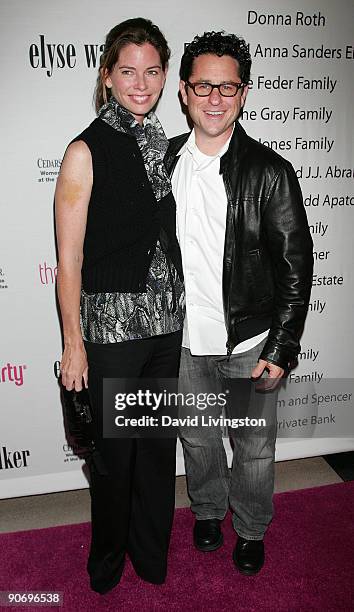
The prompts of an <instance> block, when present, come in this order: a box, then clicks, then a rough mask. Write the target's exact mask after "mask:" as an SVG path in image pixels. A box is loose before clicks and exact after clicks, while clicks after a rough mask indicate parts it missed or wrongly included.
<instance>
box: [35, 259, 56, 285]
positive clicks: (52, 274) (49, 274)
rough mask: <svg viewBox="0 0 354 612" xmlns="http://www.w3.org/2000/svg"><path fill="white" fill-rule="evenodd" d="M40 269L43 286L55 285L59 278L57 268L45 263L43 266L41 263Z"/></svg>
mask: <svg viewBox="0 0 354 612" xmlns="http://www.w3.org/2000/svg"><path fill="white" fill-rule="evenodd" d="M38 268H39V278H40V281H41V283H42V285H53V284H54V283H55V280H56V277H57V272H58V268H57V266H49V265H48V264H47V262H46V261H45V262H44V263H43V264H41V263H40V264H39V266H38Z"/></svg>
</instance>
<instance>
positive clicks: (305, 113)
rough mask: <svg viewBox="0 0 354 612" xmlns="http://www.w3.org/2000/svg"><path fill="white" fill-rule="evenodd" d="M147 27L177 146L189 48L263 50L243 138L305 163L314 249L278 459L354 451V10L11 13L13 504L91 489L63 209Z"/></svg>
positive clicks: (284, 1)
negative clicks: (86, 139)
mask: <svg viewBox="0 0 354 612" xmlns="http://www.w3.org/2000/svg"><path fill="white" fill-rule="evenodd" d="M135 16H145V17H148V18H150V19H152V20H153V21H155V22H156V23H158V24H159V26H160V27H161V29H162V30H163V31H164V33H165V34H166V36H167V38H168V40H169V43H170V46H171V49H172V59H171V63H170V71H169V76H168V83H167V86H166V89H165V92H164V95H163V98H162V100H161V103H160V105H159V108H158V114H159V117H160V119H161V120H162V123H163V125H164V127H165V129H166V132H167V135H168V136H173V135H175V134H177V133H180V132H182V131H186V129H187V125H186V121H185V117H184V116H183V114H182V113H181V110H180V106H179V102H178V97H177V91H178V68H179V61H180V57H181V54H182V52H183V47H184V43H185V42H188V41H190V40H191V39H192V38H193V36H194V35H195V34H197V33H202V32H203V31H204V30H211V29H214V30H219V29H226V30H228V31H231V32H235V33H237V34H240V35H243V36H244V37H245V38H246V40H247V41H248V42H249V43H250V49H251V53H252V56H253V70H252V84H251V89H250V92H249V96H248V100H247V105H246V109H245V112H244V117H243V124H244V126H245V128H246V130H247V131H248V133H249V134H250V135H252V136H253V137H254V138H256V139H258V140H259V141H261V142H263V143H265V144H266V145H267V146H270V147H272V148H273V149H274V150H276V151H278V152H280V154H282V155H284V156H285V157H287V158H288V159H290V160H291V162H292V163H293V164H294V167H295V169H296V172H297V175H298V177H299V179H300V182H301V185H302V189H303V194H304V198H305V204H306V209H307V213H308V218H309V223H310V227H311V232H312V235H313V239H314V250H315V274H314V277H313V292H312V297H311V304H310V312H309V315H308V319H307V323H306V328H305V331H304V335H303V339H302V352H301V354H300V362H299V366H298V368H297V369H296V370H295V371H294V372H293V373H292V374H291V376H290V379H289V381H288V384H287V390H286V391H285V399H284V398H283V399H280V401H279V408H280V414H279V425H278V426H279V433H280V434H281V435H284V433H287V432H288V435H287V437H280V438H279V441H278V445H277V458H278V459H291V458H296V457H304V456H311V455H318V454H321V453H328V452H335V451H341V450H343V451H344V450H350V449H353V448H354V439H353V438H354V432H353V427H352V425H351V424H350V423H349V422H347V420H346V419H347V416H348V414H349V413H351V411H352V407H353V406H352V402H351V399H352V394H351V392H350V388H351V387H350V381H349V379H350V378H351V377H352V376H353V360H352V344H353V314H352V313H353V307H352V299H353V208H354V195H353V177H354V168H353V127H354V125H353V124H354V122H353V99H354V79H353V66H354V61H353V58H354V46H353V43H354V36H353V23H354V5H353V2H352V0H338V1H337V2H332V0H321V1H320V0H318V1H317V2H312V1H308V0H306V1H305V0H297V1H296V2H295V1H293V0H270V2H268V3H264V2H263V1H262V0H250V2H247V3H244V2H237V1H235V0H219V1H218V2H216V3H214V5H212V3H209V4H208V3H206V2H205V0H203V2H202V1H201V0H194V2H190V1H188V0H179V2H177V3H172V2H171V3H168V2H163V1H162V0H151V2H150V3H147V2H146V1H142V0H130V1H129V2H127V1H125V0H123V1H121V2H120V3H117V2H116V1H114V0H105V1H104V2H93V1H89V0H86V1H84V0H61V2H54V1H52V0H32V1H31V2H28V1H27V0H2V1H1V6H0V17H1V19H0V23H1V37H0V49H1V51H0V52H1V58H2V62H1V68H0V70H1V82H2V114H1V134H2V138H1V143H0V149H1V153H0V155H1V171H2V188H1V195H0V308H1V327H0V419H1V429H0V497H13V496H20V495H28V494H33V493H44V492H49V491H59V490H68V489H74V488H81V487H85V486H87V481H86V479H85V477H84V475H83V471H82V467H83V466H82V461H81V460H79V459H77V457H76V456H75V454H74V453H73V449H72V448H71V447H70V446H69V445H68V443H67V441H66V438H65V432H64V428H63V419H62V409H61V403H60V398H59V388H58V381H57V378H58V374H59V360H60V356H61V336H60V329H59V324H58V315H57V307H56V298H55V278H56V253H55V243H54V227H53V194H54V188H55V181H56V177H57V174H58V171H59V168H60V163H61V159H62V156H63V152H64V150H65V147H66V145H67V143H68V142H69V141H70V140H71V139H72V138H73V137H74V136H75V135H77V134H78V133H80V131H81V130H82V129H83V128H84V127H85V126H86V125H87V124H88V123H89V122H90V121H91V120H92V119H93V118H94V111H93V106H92V94H93V89H94V84H95V80H96V73H97V66H98V61H99V55H100V52H101V50H102V43H103V39H104V36H105V34H106V32H107V31H108V30H109V29H110V28H111V27H113V26H114V25H115V24H116V23H119V22H120V21H122V20H124V19H127V18H130V17H135ZM326 379H332V380H333V379H336V380H335V384H336V390H335V393H332V391H328V393H327V391H326V393H322V391H321V388H320V385H321V381H325V380H326ZM327 382H328V381H327ZM325 389H326V390H327V386H325ZM289 394H290V396H289ZM281 397H282V396H281ZM289 397H290V399H289ZM343 419H344V420H343ZM309 425H310V427H309ZM183 470H184V466H183V459H182V452H181V449H180V448H179V450H178V473H183Z"/></svg>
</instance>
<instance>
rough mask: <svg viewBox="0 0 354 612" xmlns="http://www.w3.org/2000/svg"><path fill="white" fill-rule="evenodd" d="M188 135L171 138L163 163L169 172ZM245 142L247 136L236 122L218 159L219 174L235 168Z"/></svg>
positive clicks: (245, 145)
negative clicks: (224, 149)
mask: <svg viewBox="0 0 354 612" xmlns="http://www.w3.org/2000/svg"><path fill="white" fill-rule="evenodd" d="M189 135H190V132H186V133H184V134H180V135H179V136H175V137H174V138H171V140H170V144H169V147H168V150H167V153H166V158H165V163H166V166H167V168H168V170H169V171H171V169H173V168H174V166H175V165H176V162H177V158H178V157H179V156H180V155H181V152H182V148H183V146H184V145H185V144H186V142H187V140H188V138H189ZM247 142H248V136H247V134H246V132H245V130H244V129H243V127H241V125H240V123H239V121H236V122H235V129H234V132H233V134H232V137H231V140H230V144H229V148H228V150H227V151H226V152H225V153H224V155H223V156H222V157H221V158H220V174H224V172H225V170H226V169H227V168H228V167H229V168H230V169H231V168H233V167H234V166H235V163H237V162H238V161H239V159H240V157H242V155H243V153H244V152H245V150H246V148H247Z"/></svg>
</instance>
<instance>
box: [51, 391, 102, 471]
mask: <svg viewBox="0 0 354 612" xmlns="http://www.w3.org/2000/svg"><path fill="white" fill-rule="evenodd" d="M62 393H63V405H64V423H65V429H66V432H67V434H68V438H69V442H70V444H71V446H73V449H74V452H75V454H76V455H77V456H78V457H80V459H85V461H86V463H87V464H88V465H89V467H91V465H93V466H94V467H95V469H96V471H97V472H98V473H99V474H101V475H104V474H107V471H106V468H105V467H104V464H103V460H102V458H101V455H100V454H99V452H98V450H97V449H96V445H95V431H94V426H93V419H92V412H91V406H90V398H89V394H88V391H87V389H85V388H84V389H82V391H68V390H67V389H65V388H64V387H62Z"/></svg>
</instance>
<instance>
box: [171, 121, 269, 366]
mask: <svg viewBox="0 0 354 612" xmlns="http://www.w3.org/2000/svg"><path fill="white" fill-rule="evenodd" d="M230 139H231V136H230ZM230 139H229V140H228V141H227V142H226V143H225V145H224V146H223V147H222V149H221V150H220V151H219V152H218V154H217V155H213V156H209V155H205V154H204V153H202V152H201V151H200V150H199V149H198V147H197V145H196V143H195V134H194V130H193V131H192V132H191V134H190V136H189V138H188V140H187V142H186V143H185V145H184V146H183V147H182V149H181V152H180V156H179V160H178V162H177V164H176V168H175V171H174V173H173V176H172V189H173V194H174V196H175V199H176V203H177V233H178V239H179V243H180V247H181V252H182V262H183V269H184V278H185V288H186V318H185V322H184V329H183V346H184V347H186V348H190V351H191V353H192V355H225V354H226V341H227V334H226V327H225V320H224V310H223V301H222V271H223V257H224V241H225V229H226V212H227V197H226V192H225V187H224V182H223V178H222V175H221V174H220V158H221V157H222V155H223V154H224V153H225V152H226V151H227V149H228V147H229V143H230ZM268 332H269V330H267V331H265V332H263V333H261V334H258V335H257V336H254V337H253V338H249V339H248V340H245V341H244V342H241V343H240V344H238V345H237V347H236V348H235V349H234V351H233V353H234V354H235V353H243V352H245V351H248V350H249V349H251V348H253V347H254V346H256V345H257V344H258V343H259V342H261V341H262V340H263V339H264V338H266V337H267V335H268Z"/></svg>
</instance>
